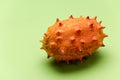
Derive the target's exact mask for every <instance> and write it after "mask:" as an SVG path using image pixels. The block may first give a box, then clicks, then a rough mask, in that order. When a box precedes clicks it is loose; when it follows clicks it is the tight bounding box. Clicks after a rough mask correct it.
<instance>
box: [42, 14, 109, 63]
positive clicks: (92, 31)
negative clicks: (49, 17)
mask: <svg viewBox="0 0 120 80" xmlns="http://www.w3.org/2000/svg"><path fill="white" fill-rule="evenodd" d="M104 28H105V27H103V26H101V21H100V22H97V20H96V17H94V18H89V16H87V17H85V18H84V17H80V18H74V17H73V16H72V15H71V16H70V17H69V19H66V20H63V21H60V20H59V19H57V20H56V22H55V24H54V25H52V26H50V27H49V28H48V31H47V32H46V33H45V36H44V39H43V40H41V42H42V43H43V46H42V49H44V50H45V51H46V52H47V54H48V57H54V58H55V59H56V60H57V61H66V62H67V63H69V61H71V60H72V61H74V60H80V61H82V58H83V57H87V56H89V55H91V54H92V53H93V52H94V51H95V50H97V49H98V48H99V47H100V46H104V44H103V39H104V38H105V37H107V35H106V34H104V33H103V29H104Z"/></svg>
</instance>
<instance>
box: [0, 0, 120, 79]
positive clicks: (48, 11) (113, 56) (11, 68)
mask: <svg viewBox="0 0 120 80" xmlns="http://www.w3.org/2000/svg"><path fill="white" fill-rule="evenodd" d="M119 3H120V1H119V0H0V80H120V49H119V47H120V46H119V45H120V37H119V34H120V4H119ZM71 14H72V15H73V16H74V17H79V16H87V15H89V16H90V17H94V16H98V18H97V20H98V21H100V20H102V25H104V26H106V29H105V30H104V32H105V33H106V34H108V35H109V37H108V38H106V39H105V40H104V43H105V45H106V47H104V48H100V49H98V50H97V51H96V52H95V53H94V54H93V55H92V56H91V57H89V59H88V60H86V61H83V63H79V62H76V63H75V64H65V63H61V64H56V63H55V62H54V59H47V54H46V52H45V51H43V50H40V49H39V48H40V46H41V43H40V42H39V40H40V39H42V37H43V34H44V32H46V30H47V28H48V27H49V26H50V25H52V24H53V23H54V22H55V19H56V18H60V19H61V20H63V19H67V18H68V16H69V15H71Z"/></svg>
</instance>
